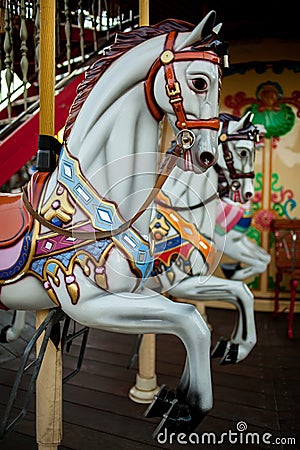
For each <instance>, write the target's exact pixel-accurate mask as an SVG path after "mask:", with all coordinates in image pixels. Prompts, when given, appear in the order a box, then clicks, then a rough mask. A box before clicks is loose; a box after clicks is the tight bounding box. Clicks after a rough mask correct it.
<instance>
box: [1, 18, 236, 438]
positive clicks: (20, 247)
mask: <svg viewBox="0 0 300 450" xmlns="http://www.w3.org/2000/svg"><path fill="white" fill-rule="evenodd" d="M214 22H215V12H214V11H211V12H210V13H209V14H208V15H207V16H206V17H205V18H204V19H203V20H202V21H201V22H200V24H199V25H198V26H196V27H194V26H193V25H190V24H187V23H186V22H181V21H176V20H167V21H164V22H162V23H161V24H158V25H156V26H153V27H141V28H140V29H135V30H133V31H132V32H130V33H124V34H122V33H120V35H119V36H118V38H117V41H116V43H115V44H114V45H113V46H112V47H111V48H110V49H109V50H108V51H107V54H106V55H104V56H103V57H102V58H100V60H99V61H98V62H96V63H95V64H94V65H93V66H92V67H91V68H90V70H89V71H88V72H87V74H86V78H85V80H84V81H83V82H82V84H81V85H80V86H79V88H78V92H77V96H76V98H75V100H74V103H73V105H72V107H71V109H70V114H69V118H68V120H67V122H66V126H65V132H64V142H63V145H62V148H61V146H59V147H60V148H59V150H60V156H59V160H58V164H57V167H56V168H55V170H54V172H53V173H50V174H49V173H48V172H47V170H48V162H50V165H51V162H53V160H54V161H55V157H54V156H53V155H54V153H53V152H51V151H48V147H50V145H49V142H48V141H50V143H51V139H48V138H49V136H48V137H47V136H42V137H41V141H40V144H41V145H40V150H39V154H38V159H39V161H40V162H39V166H40V168H43V170H45V171H46V172H44V173H43V172H41V171H39V172H36V173H35V174H33V176H32V178H31V180H30V182H29V184H28V186H27V188H26V189H24V191H23V194H20V195H14V196H11V195H4V194H3V195H2V196H1V197H0V199H1V206H0V207H1V227H0V230H1V231H0V243H1V249H0V251H1V253H0V264H1V265H0V280H1V281H0V282H1V304H2V307H3V308H8V309H14V310H17V309H18V310H20V309H21V310H41V309H49V308H53V307H58V308H61V310H62V311H63V312H64V313H65V314H66V315H67V316H69V317H70V318H71V319H73V320H74V321H76V322H78V323H79V324H82V325H84V326H88V327H91V328H98V329H102V330H110V331H114V332H121V333H130V334H145V333H150V334H161V333H171V334H175V335H176V336H178V337H179V338H180V339H181V340H182V342H183V344H184V346H185V348H186V354H187V356H186V361H187V362H186V365H185V370H184V372H183V374H182V378H181V381H180V383H179V386H178V388H177V393H176V398H175V399H174V398H173V399H172V404H171V408H170V403H169V402H166V403H165V404H164V405H163V406H162V408H161V411H162V414H163V413H164V412H166V411H167V410H170V411H169V413H168V414H167V416H165V417H164V419H163V420H162V422H161V424H160V425H159V427H158V430H160V429H161V428H162V427H166V428H170V429H175V430H177V431H180V429H183V430H186V431H188V430H192V429H194V428H195V427H196V426H197V425H198V424H199V423H200V421H201V420H202V418H203V417H204V416H205V414H206V413H207V412H208V411H209V410H210V409H211V407H212V387H211V375H210V355H209V349H210V332H209V329H208V327H207V325H206V323H205V321H204V320H203V318H202V317H201V315H200V314H199V312H198V311H197V309H196V308H195V307H194V306H192V305H186V304H176V303H174V302H173V301H171V300H169V299H167V298H166V297H165V296H163V295H161V294H159V293H157V292H154V291H151V290H150V289H149V288H147V287H146V286H145V285H144V282H145V280H146V279H147V277H148V276H149V275H150V273H151V270H152V266H153V257H154V255H153V245H152V237H151V235H150V231H149V229H150V228H149V227H150V221H151V210H150V209H149V208H147V207H148V206H149V204H150V203H151V202H152V200H153V198H154V196H155V195H156V194H157V190H159V189H160V187H161V186H162V184H163V182H164V180H165V178H166V177H167V176H168V174H169V172H170V171H171V170H172V169H173V167H174V165H175V164H176V163H177V164H178V166H179V167H181V168H182V169H189V170H193V171H195V172H196V173H202V172H204V171H205V170H207V169H208V167H210V166H211V165H212V164H214V163H215V161H216V157H217V148H218V138H217V136H218V129H219V118H218V100H219V90H220V75H221V71H220V66H221V62H222V57H223V56H224V53H225V50H226V47H227V45H226V44H224V43H223V42H222V41H221V40H220V38H219V37H218V35H217V33H218V31H219V29H220V26H216V27H215V28H213V26H214ZM163 116H166V117H167V118H168V120H169V122H170V123H171V126H172V127H173V130H174V132H175V133H178V135H177V144H176V145H175V146H173V148H172V150H171V152H169V153H168V155H167V159H166V160H165V162H164V164H163V165H162V168H161V170H160V171H159V174H158V173H157V172H158V169H157V166H158V160H159V158H160V155H159V152H158V150H157V149H158V142H159V141H158V140H159V129H160V127H159V122H160V120H161V119H162V117H163ZM192 130H193V131H192ZM55 150H56V149H55ZM177 398H178V399H179V398H180V402H178V400H177Z"/></svg>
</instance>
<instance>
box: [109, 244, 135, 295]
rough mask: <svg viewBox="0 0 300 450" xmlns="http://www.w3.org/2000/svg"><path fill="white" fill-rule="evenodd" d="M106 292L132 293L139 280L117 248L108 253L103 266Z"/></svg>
mask: <svg viewBox="0 0 300 450" xmlns="http://www.w3.org/2000/svg"><path fill="white" fill-rule="evenodd" d="M104 269H105V281H106V286H105V288H106V290H107V291H109V292H124V291H125V292H126V291H127V292H132V291H134V290H135V288H136V287H137V286H138V285H139V284H140V281H141V279H139V277H138V276H137V274H135V273H134V272H133V271H132V268H131V267H130V262H129V260H128V259H127V258H126V257H125V255H124V254H123V253H121V251H119V250H118V249H117V248H115V247H114V248H112V250H111V251H110V253H109V255H108V257H107V260H106V263H105V266H104Z"/></svg>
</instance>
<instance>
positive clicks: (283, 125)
mask: <svg viewBox="0 0 300 450" xmlns="http://www.w3.org/2000/svg"><path fill="white" fill-rule="evenodd" d="M282 96H283V92H282V88H281V86H280V85H279V84H278V83H276V82H273V81H267V82H266V83H262V84H260V85H259V86H258V88H257V90H256V98H257V100H258V101H257V103H254V104H253V105H251V106H250V108H248V111H251V112H252V114H253V115H254V117H253V120H252V121H253V123H254V124H262V125H264V126H265V128H266V130H267V132H266V134H265V137H266V138H268V139H269V138H272V137H279V136H283V135H284V134H287V133H288V132H289V131H291V129H292V128H293V126H294V124H295V120H296V116H295V114H294V112H293V110H292V108H291V107H290V106H289V105H287V104H286V103H283V101H282V100H281V99H282Z"/></svg>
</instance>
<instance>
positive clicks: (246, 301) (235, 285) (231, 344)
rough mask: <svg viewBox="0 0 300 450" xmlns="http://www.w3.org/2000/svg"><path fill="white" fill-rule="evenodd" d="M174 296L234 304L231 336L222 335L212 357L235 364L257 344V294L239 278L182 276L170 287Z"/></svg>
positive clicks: (223, 362)
mask: <svg viewBox="0 0 300 450" xmlns="http://www.w3.org/2000/svg"><path fill="white" fill-rule="evenodd" d="M169 293H170V294H171V295H172V296H174V297H179V298H186V299H189V300H195V301H197V302H200V301H202V302H203V301H205V302H209V301H213V300H214V301H216V300H220V301H225V302H228V303H232V304H233V305H235V307H236V309H237V311H238V318H237V322H236V325H235V329H234V331H233V332H232V334H231V337H230V339H224V338H221V339H220V340H219V342H218V343H217V345H216V346H215V348H214V349H213V351H212V357H214V358H221V364H235V363H237V362H240V361H242V360H243V359H245V358H246V357H247V356H248V354H249V353H250V351H251V350H252V348H253V347H254V345H255V344H256V326H255V319H254V298H253V295H252V293H251V291H250V289H249V288H248V286H247V285H246V284H245V283H243V282H240V281H232V280H226V279H223V278H218V277H214V276H210V277H207V276H193V277H188V278H186V279H185V280H182V281H181V282H180V283H178V284H177V285H176V286H174V287H172V289H170V290H169Z"/></svg>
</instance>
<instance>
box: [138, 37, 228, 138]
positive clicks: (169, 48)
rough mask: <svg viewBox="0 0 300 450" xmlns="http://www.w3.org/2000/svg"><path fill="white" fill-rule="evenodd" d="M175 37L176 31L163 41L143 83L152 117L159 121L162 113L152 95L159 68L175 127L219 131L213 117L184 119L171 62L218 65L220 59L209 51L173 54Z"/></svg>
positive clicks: (217, 123) (217, 121) (179, 91)
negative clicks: (163, 79)
mask: <svg viewBox="0 0 300 450" xmlns="http://www.w3.org/2000/svg"><path fill="white" fill-rule="evenodd" d="M176 36H177V31H171V32H170V33H169V34H168V35H167V37H166V41H165V45H164V51H163V52H162V54H161V55H160V57H159V58H157V59H156V60H155V62H154V63H153V65H152V67H151V69H150V72H149V74H148V77H147V80H146V81H145V95H146V100H147V104H148V108H149V109H150V112H151V114H152V115H153V117H154V118H155V119H156V120H158V121H160V120H161V119H162V118H163V115H164V114H163V112H162V111H161V109H160V107H159V106H158V104H157V102H156V100H155V97H154V93H153V87H154V81H155V77H156V75H157V72H158V70H159V69H160V68H161V67H164V69H165V80H166V93H167V96H168V97H169V102H170V104H171V106H172V108H173V110H174V113H175V115H176V118H177V122H176V126H177V128H179V129H181V130H182V129H190V128H208V129H212V130H216V131H217V130H219V127H220V120H219V118H218V117H213V118H211V119H196V120H189V119H187V117H186V113H185V110H184V107H183V98H182V96H181V87H180V83H179V82H178V81H177V79H176V75H175V70H174V66H173V62H180V61H194V60H205V61H210V62H212V63H214V64H218V65H219V64H220V58H219V56H217V55H216V54H215V53H213V52H211V51H202V52H201V51H184V52H174V51H173V48H174V43H175V39H176Z"/></svg>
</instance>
